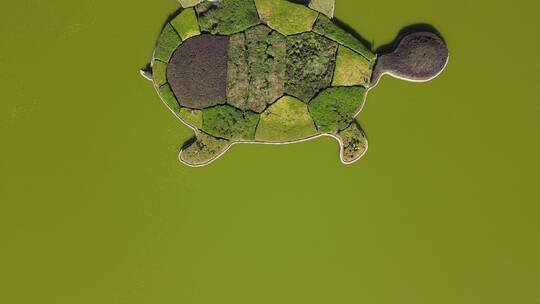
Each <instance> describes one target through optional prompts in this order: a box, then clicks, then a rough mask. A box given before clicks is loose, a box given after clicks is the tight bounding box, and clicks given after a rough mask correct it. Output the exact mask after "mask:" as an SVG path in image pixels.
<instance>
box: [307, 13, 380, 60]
mask: <svg viewBox="0 0 540 304" xmlns="http://www.w3.org/2000/svg"><path fill="white" fill-rule="evenodd" d="M313 31H314V32H315V33H318V34H321V35H323V36H326V37H328V38H330V39H332V40H334V41H336V42H338V43H340V44H343V45H345V46H347V47H349V48H351V49H353V50H354V51H356V52H358V53H360V55H362V56H364V57H366V59H368V60H369V61H372V60H374V59H375V55H374V54H373V53H372V52H371V51H370V50H369V49H368V48H367V47H366V46H365V45H364V44H363V43H362V42H360V41H359V40H358V39H356V37H354V36H353V35H352V34H350V33H348V32H347V31H345V30H344V29H342V28H340V27H338V26H337V25H335V24H334V23H333V22H332V20H330V19H328V17H326V16H323V15H319V18H317V22H315V25H314V26H313Z"/></svg>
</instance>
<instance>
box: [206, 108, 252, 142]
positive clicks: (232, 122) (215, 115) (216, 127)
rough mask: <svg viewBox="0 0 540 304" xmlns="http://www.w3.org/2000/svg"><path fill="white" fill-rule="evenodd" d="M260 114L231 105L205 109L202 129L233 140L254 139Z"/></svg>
mask: <svg viewBox="0 0 540 304" xmlns="http://www.w3.org/2000/svg"><path fill="white" fill-rule="evenodd" d="M258 122H259V114H256V113H253V112H250V111H242V110H239V109H237V108H235V107H232V106H229V105H219V106H215V107H212V108H207V109H204V110H203V127H202V130H203V131H205V132H207V133H208V134H210V135H213V136H216V137H221V138H225V139H231V140H241V139H244V140H252V139H254V138H255V129H256V128H257V123H258Z"/></svg>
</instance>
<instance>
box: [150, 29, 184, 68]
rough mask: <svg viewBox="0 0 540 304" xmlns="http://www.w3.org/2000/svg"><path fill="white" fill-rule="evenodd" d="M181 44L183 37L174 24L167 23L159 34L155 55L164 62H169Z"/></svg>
mask: <svg viewBox="0 0 540 304" xmlns="http://www.w3.org/2000/svg"><path fill="white" fill-rule="evenodd" d="M180 44H182V39H181V38H180V36H178V34H177V33H176V31H175V30H174V28H173V27H172V25H171V24H170V23H167V25H165V27H164V28H163V31H162V32H161V35H160V36H159V39H158V42H157V46H156V50H155V53H154V57H155V58H156V59H159V60H161V61H163V62H169V60H170V59H171V56H172V54H173V53H174V51H175V50H176V48H178V46H179V45H180Z"/></svg>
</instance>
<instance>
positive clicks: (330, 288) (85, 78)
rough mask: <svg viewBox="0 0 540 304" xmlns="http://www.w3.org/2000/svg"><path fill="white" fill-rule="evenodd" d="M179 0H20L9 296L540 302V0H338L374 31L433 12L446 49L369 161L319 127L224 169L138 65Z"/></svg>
mask: <svg viewBox="0 0 540 304" xmlns="http://www.w3.org/2000/svg"><path fill="white" fill-rule="evenodd" d="M177 8H178V4H177V2H176V1H174V0H153V1H122V0H121V1H104V0H81V1H75V2H74V1H66V0H57V1H38V0H27V1H12V2H9V3H8V2H6V3H5V4H3V5H2V9H1V10H0V17H1V18H0V20H2V21H1V24H2V26H0V33H1V35H2V38H3V39H2V43H1V44H0V69H1V71H2V73H0V88H1V90H0V94H1V95H0V96H1V98H0V139H1V143H2V145H1V148H0V273H1V274H2V275H1V276H0V302H1V303H16V304H18V303H25V304H26V303H55V304H63V303H130V304H134V303H186V304H203V303H204V304H206V303H223V304H225V303H235V304H243V303H246V304H247V303H250V304H251V303H261V304H263V303H321V304H323V303H324V304H327V303H437V304H439V303H452V304H454V303H475V304H478V303H490V304H494V303H505V304H506V303H526V304H529V303H530V304H533V303H539V302H540V291H539V290H540V262H539V259H538V256H540V245H539V242H538V234H539V232H540V224H539V221H538V217H539V213H540V206H539V205H538V202H539V201H540V190H539V188H538V184H539V182H540V177H539V172H540V160H538V155H540V143H539V142H538V140H537V138H538V134H539V133H540V123H539V121H540V104H539V103H538V85H537V82H538V76H537V71H538V70H539V69H540V64H539V61H538V59H537V56H536V53H535V52H536V50H537V49H538V48H539V47H540V45H539V42H538V39H537V38H536V36H537V31H538V28H539V26H540V25H539V23H538V21H537V18H536V12H537V11H538V9H539V7H538V4H536V3H535V2H533V1H528V0H518V1H514V2H513V3H512V6H509V5H505V6H503V5H497V4H493V3H492V4H490V5H487V4H486V3H482V1H476V2H473V1H463V0H458V1H453V2H446V3H445V4H444V7H443V6H442V3H434V2H433V1H428V0H410V1H406V2H403V1H395V0H389V1H384V4H382V3H381V4H380V5H379V4H377V3H374V2H370V3H366V2H359V1H353V0H338V1H337V6H336V17H337V18H338V19H339V20H340V21H341V24H342V25H345V24H346V25H347V26H348V27H350V28H351V29H354V30H356V31H357V32H358V33H359V34H361V35H362V37H363V38H364V39H365V40H367V41H368V42H371V43H372V46H373V50H376V49H377V48H379V47H381V46H383V45H385V44H387V43H390V42H392V41H394V39H395V38H396V36H397V34H398V32H399V31H400V30H401V29H402V28H404V27H406V26H409V25H411V24H417V23H427V24H430V25H431V26H433V27H434V28H436V29H437V30H438V31H439V32H440V33H441V35H442V36H443V38H444V39H445V41H446V43H447V45H448V48H449V49H450V63H449V65H448V67H447V69H446V70H445V71H444V72H443V74H441V75H440V76H439V77H438V78H437V79H435V80H433V81H431V82H428V83H424V84H415V83H409V82H403V81H400V80H397V79H392V78H390V77H386V76H385V77H384V78H383V79H382V80H381V83H380V84H379V85H378V87H377V88H375V89H373V90H372V91H370V92H369V97H368V99H367V102H366V106H365V108H364V111H363V112H362V113H361V114H360V116H359V121H360V123H361V124H362V128H363V129H364V130H365V131H366V134H367V136H368V137H369V143H370V147H369V151H368V153H367V154H366V156H365V157H364V158H363V159H361V160H360V161H358V162H357V163H355V164H353V165H350V166H345V165H343V164H341V163H340V162H339V160H338V159H336V157H335V156H336V151H338V148H339V147H338V144H337V143H336V142H335V140H333V139H331V138H319V139H316V140H313V141H310V142H305V143H299V144H295V145H287V146H274V145H270V146H268V145H237V146H234V147H232V150H234V153H227V154H226V155H224V156H223V157H222V158H220V159H219V160H217V161H216V162H215V163H213V164H212V165H210V166H207V167H204V168H190V167H187V166H183V165H181V164H180V163H179V162H178V159H177V153H178V151H179V149H180V147H181V146H182V145H183V144H184V142H185V141H186V140H188V139H189V138H191V137H192V130H191V129H189V128H188V127H186V126H184V125H183V124H181V123H180V122H179V121H178V120H176V118H175V117H174V116H173V115H171V113H170V112H169V111H167V110H166V108H165V106H164V105H163V104H162V103H161V101H160V100H159V97H158V96H157V94H156V92H155V91H154V89H153V88H152V86H151V85H149V84H148V83H147V82H146V81H145V80H144V79H143V78H142V77H140V75H139V74H138V70H139V69H140V68H142V67H144V65H145V64H146V63H147V62H148V60H149V58H150V57H151V55H152V51H153V49H154V41H156V39H157V36H158V35H159V33H160V32H161V30H162V26H163V25H164V24H165V21H166V20H167V18H168V16H169V14H171V13H173V12H174V11H175V10H176V9H177Z"/></svg>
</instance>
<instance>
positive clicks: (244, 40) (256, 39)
mask: <svg viewBox="0 0 540 304" xmlns="http://www.w3.org/2000/svg"><path fill="white" fill-rule="evenodd" d="M228 59H229V62H228V70H227V74H228V75H227V102H228V103H229V104H231V105H234V106H235V107H237V108H239V109H243V110H251V111H254V112H257V113H260V112H262V111H264V109H265V108H266V106H267V105H268V104H270V103H272V102H274V101H276V99H278V98H279V97H281V96H282V95H283V92H284V78H285V37H284V36H283V35H281V34H279V33H278V32H275V31H272V29H270V28H269V27H267V26H265V25H258V26H255V27H252V28H250V29H248V30H247V31H246V32H245V34H244V33H239V34H235V35H233V36H231V39H230V42H229V53H228Z"/></svg>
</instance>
